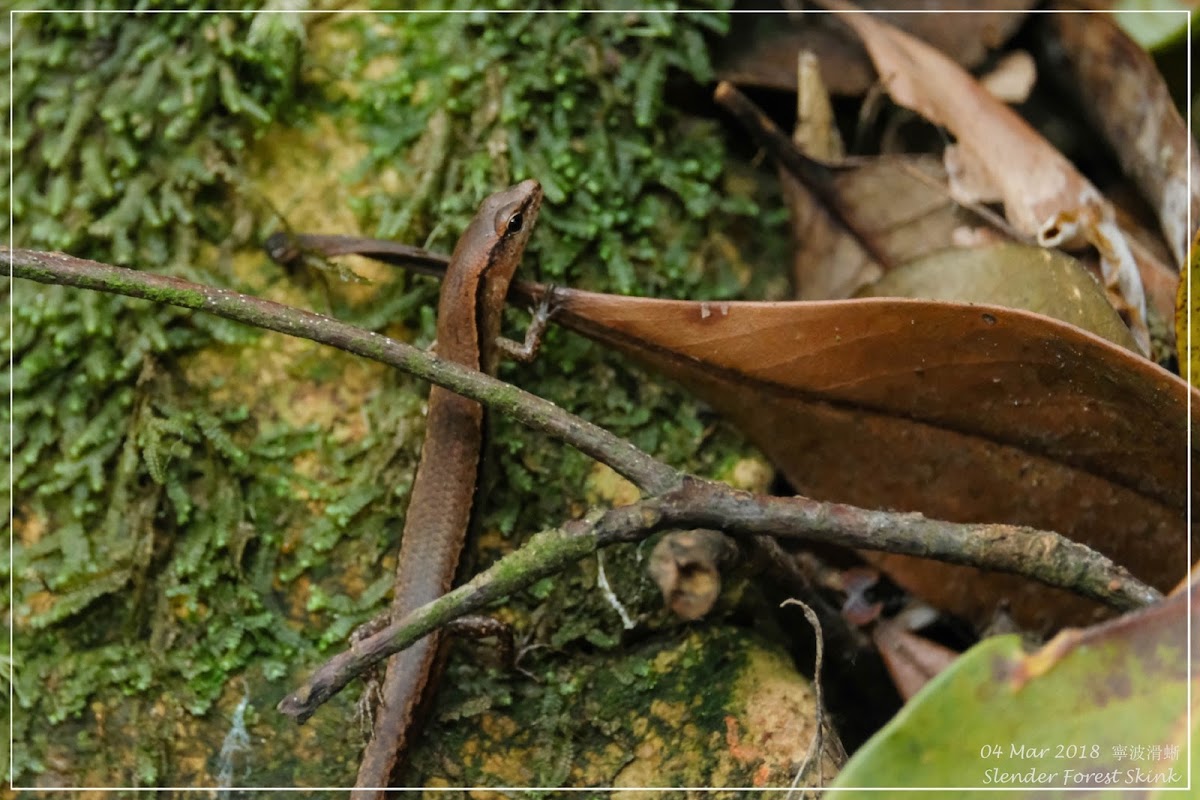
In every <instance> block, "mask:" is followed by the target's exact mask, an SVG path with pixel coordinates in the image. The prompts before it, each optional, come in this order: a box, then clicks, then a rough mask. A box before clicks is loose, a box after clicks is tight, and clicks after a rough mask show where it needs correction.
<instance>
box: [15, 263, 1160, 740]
mask: <svg viewBox="0 0 1200 800" xmlns="http://www.w3.org/2000/svg"><path fill="white" fill-rule="evenodd" d="M0 261H2V262H3V263H5V264H7V265H8V266H9V270H8V272H9V274H11V275H13V276H15V277H19V278H27V279H30V280H34V281H39V282H41V283H53V284H63V285H67V286H76V287H80V288H86V289H95V290H97V291H104V292H111V293H114V294H123V295H127V296H130V297H139V298H144V299H148V300H152V301H155V302H160V303H169V304H172V305H178V306H183V307H185V308H192V309H197V310H201V311H207V312H209V313H212V314H216V315H219V316H221V317H224V318H226V319H230V320H233V321H236V322H241V323H244V324H247V325H254V326H256V327H260V328H265V329H267V330H273V331H278V332H280V333H285V334H288V335H290V336H298V337H302V338H305V339H310V340H312V341H315V342H319V343H322V344H327V345H330V346H333V347H337V348H339V349H341V350H346V351H347V352H351V353H355V354H357V355H361V356H364V357H366V358H370V359H373V360H375V361H380V362H382V363H385V364H388V365H390V366H394V367H396V368H398V369H400V370H402V371H405V372H408V373H411V374H413V375H416V376H418V377H420V378H423V379H425V380H428V381H431V382H433V383H436V384H438V385H440V386H444V387H445V388H447V389H450V390H451V391H454V392H457V393H459V394H462V395H464V396H466V397H470V398H471V399H473V400H476V401H478V402H480V403H481V404H483V405H485V406H487V407H488V408H490V409H492V410H494V411H497V412H499V413H501V414H504V415H506V416H508V417H511V418H512V419H514V420H516V421H518V422H520V423H522V424H524V425H526V426H527V427H530V428H533V429H535V430H539V431H542V432H544V433H548V434H550V435H551V436H554V437H556V438H558V439H559V440H561V441H563V442H565V443H567V444H569V445H571V446H572V447H575V448H577V449H578V450H580V451H581V452H583V453H585V454H586V455H588V456H590V457H592V458H594V459H596V460H598V461H601V462H602V463H605V464H607V465H609V466H610V467H612V468H613V469H614V470H616V471H617V472H618V473H620V474H621V475H623V476H625V477H626V478H628V479H629V480H630V481H632V482H633V483H635V484H636V485H637V486H638V487H639V488H640V489H641V490H642V491H643V493H645V495H646V496H647V499H644V500H642V501H641V502H639V503H635V504H634V505H630V506H625V507H622V508H618V509H613V510H611V511H607V512H604V513H595V514H592V515H590V516H588V517H587V518H585V519H583V520H576V521H573V522H568V523H565V524H564V525H562V526H560V527H558V528H555V529H552V530H549V531H544V532H542V533H540V534H538V535H536V536H534V537H533V538H532V539H531V540H530V541H529V543H528V544H527V545H526V546H525V547H523V548H521V549H520V550H519V551H517V552H516V553H513V554H511V555H509V556H506V557H505V558H503V559H501V560H500V561H498V562H496V563H495V564H494V565H493V566H492V567H490V568H489V569H488V570H486V571H485V572H482V573H480V574H479V575H477V576H476V577H475V578H474V579H472V580H471V581H470V582H469V583H467V584H465V585H464V586H462V587H460V588H458V589H455V590H454V591H452V592H450V593H449V594H447V595H445V596H443V597H442V598H440V599H438V600H436V601H434V602H432V603H430V604H428V605H426V606H423V607H422V608H420V609H418V610H417V611H415V612H413V613H412V614H409V615H407V616H406V617H405V618H404V619H402V620H400V621H398V622H396V623H394V624H392V625H390V626H389V627H388V628H386V629H384V630H383V631H381V632H379V633H377V634H375V635H374V636H372V637H370V638H368V639H365V640H363V641H362V642H360V643H358V644H357V645H355V646H354V648H352V649H351V650H349V651H347V652H344V653H342V654H340V655H338V656H337V657H335V658H334V659H332V660H331V661H330V662H328V663H327V664H326V665H325V666H324V667H322V668H321V669H320V670H318V671H317V673H316V674H315V675H314V676H313V678H312V679H310V681H309V682H308V683H307V684H306V685H305V686H304V687H303V688H302V689H300V690H299V691H297V692H296V693H294V694H292V695H290V696H289V697H287V698H285V699H284V701H283V702H282V703H281V704H280V710H281V711H283V712H284V713H286V714H288V715H290V716H293V717H295V718H297V719H301V720H302V719H305V718H307V717H308V716H309V715H311V714H312V712H313V710H315V708H316V707H317V706H318V705H320V703H322V702H324V701H325V700H326V699H328V698H329V697H330V696H332V695H333V694H334V693H335V692H336V691H337V690H338V689H340V688H342V687H343V686H345V685H346V683H347V682H349V680H351V678H353V676H354V675H357V674H359V673H360V672H361V671H362V670H363V669H366V668H367V667H368V666H370V665H371V664H373V663H376V662H377V661H379V660H381V659H383V658H386V657H387V656H388V655H390V654H392V653H395V652H397V651H399V650H402V649H403V648H404V647H406V646H407V645H409V644H411V643H412V642H414V641H416V640H417V639H419V638H420V637H422V636H424V635H425V634H427V633H429V632H430V631H432V630H433V629H435V628H436V627H438V626H439V625H442V624H445V623H446V622H448V621H450V620H452V619H455V618H457V617H460V616H463V615H465V614H468V613H470V612H472V611H476V610H478V609H480V608H483V607H484V606H486V605H488V604H489V603H492V602H494V601H496V600H498V599H500V598H502V597H504V596H506V595H509V594H512V593H513V592H515V591H517V590H519V589H522V588H524V587H527V586H529V585H531V584H532V583H534V582H535V581H537V580H540V579H541V578H543V577H546V576H548V575H552V574H554V573H556V572H558V571H560V570H562V569H563V568H564V567H566V566H567V565H569V564H571V563H573V562H575V561H577V560H579V559H581V558H583V557H585V556H587V555H588V554H590V553H592V552H595V551H596V550H597V549H599V548H600V547H604V546H606V545H609V544H612V543H615V542H620V541H634V540H638V539H642V538H645V537H646V536H649V535H650V534H651V533H653V532H655V531H658V530H662V529H665V528H698V527H704V528H717V529H721V530H724V531H725V532H726V533H728V534H730V535H733V536H761V535H769V536H774V537H776V538H800V539H805V540H808V541H823V542H830V543H835V544H839V545H842V546H846V547H853V548H859V549H866V550H879V551H884V552H890V553H899V554H903V555H911V556H919V557H922V558H932V559H937V560H939V561H946V562H948V563H954V564H964V565H969V566H973V567H978V568H980V569H988V570H996V571H1000V572H1009V573H1014V574H1018V575H1022V576H1025V577H1028V578H1031V579H1033V580H1036V581H1040V582H1042V583H1045V584H1047V585H1049V586H1055V587H1059V588H1063V589H1069V590H1071V591H1074V592H1076V593H1078V594H1081V595H1084V596H1086V597H1090V598H1093V599H1095V600H1099V601H1101V602H1104V603H1107V604H1109V605H1111V606H1113V607H1115V608H1118V609H1130V608H1136V607H1139V606H1142V605H1146V604H1148V603H1152V602H1154V601H1155V600H1157V599H1158V598H1159V597H1160V596H1161V595H1160V594H1159V593H1158V592H1157V591H1156V590H1155V589H1153V588H1152V587H1150V586H1147V585H1145V584H1143V583H1141V582H1140V581H1138V580H1137V579H1135V578H1133V577H1132V576H1130V575H1129V573H1128V572H1127V571H1126V570H1124V569H1123V568H1121V567H1119V566H1117V565H1115V564H1113V562H1112V561H1111V560H1109V559H1107V558H1105V557H1104V556H1102V555H1100V554H1099V553H1097V552H1095V551H1094V550H1091V549H1090V548H1088V547H1086V546H1084V545H1082V544H1078V543H1076V542H1073V541H1071V540H1069V539H1067V538H1065V537H1063V536H1060V535H1059V534H1056V533H1052V532H1047V531H1039V530H1035V529H1032V528H1023V527H1018V526H1012V525H990V524H979V525H969V524H960V523H951V522H942V521H937V520H930V519H926V518H925V517H923V516H922V515H920V514H909V513H896V512H888V511H871V510H866V509H860V508H855V507H853V506H846V505H841V504H837V503H821V502H817V501H815V500H810V499H808V498H804V497H792V498H780V497H767V496H762V495H753V494H749V493H746V492H740V491H736V490H734V489H731V488H730V487H728V486H726V485H725V484H721V483H717V482H714V481H708V480H703V479H699V478H695V477H692V476H687V475H684V474H683V473H681V472H679V471H678V470H676V469H674V468H672V467H670V466H667V465H666V464H663V463H661V462H659V461H656V460H655V459H654V458H652V457H651V456H650V455H648V454H646V453H644V452H642V451H641V450H639V449H638V448H636V447H634V446H633V445H632V444H630V443H628V442H626V441H624V440H622V439H620V438H619V437H617V436H615V435H614V434H612V433H610V432H608V431H606V430H604V429H603V428H600V427H598V426H596V425H593V424H592V423H589V422H587V421H585V420H582V419H580V418H578V417H576V416H574V415H572V414H569V413H567V412H566V411H564V410H563V409H561V408H559V407H558V406H556V405H555V404H553V403H551V402H549V401H547V400H544V399H542V398H539V397H536V396H534V395H532V394H529V393H528V392H524V391H522V390H520V389H517V388H516V387H513V386H510V385H508V384H506V383H503V382H501V381H498V380H496V379H495V378H491V377H489V376H487V375H484V374H482V373H479V372H476V371H474V370H470V369H467V368H465V367H462V366H459V365H457V364H453V363H449V362H446V361H443V360H441V359H439V358H437V357H436V356H434V355H432V354H430V353H427V352H425V351H423V350H419V349H417V348H415V347H411V346H409V345H406V344H404V343H402V342H398V341H395V340H393V339H389V338H387V337H385V336H381V335H379V334H377V333H374V332H372V331H367V330H362V329H360V328H357V327H355V326H353V325H348V324H346V323H344V322H339V321H338V320H335V319H332V318H330V317H327V316H324V315H321V314H314V313H312V312H310V311H304V310H302V309H297V308H292V307H290V306H285V305H281V304H279V303H274V302H271V301H268V300H262V299H259V298H256V297H251V296H249V295H244V294H239V293H237V292H232V291H229V290H225V289H217V288H213V287H208V286H202V285H200V284H195V283H190V282H188V281H183V280H179V279H177V278H170V277H165V276H161V275H154V274H151V273H146V272H139V271H135V270H129V269H123V268H120V267H114V266H112V265H109V264H102V263H99V262H95V261H87V260H84V259H78V258H74V257H72V256H68V255H65V254H62V253H44V252H39V251H33V250H21V249H16V250H11V251H10V250H8V249H7V248H3V249H0Z"/></svg>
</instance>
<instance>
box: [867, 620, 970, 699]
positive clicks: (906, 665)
mask: <svg viewBox="0 0 1200 800" xmlns="http://www.w3.org/2000/svg"><path fill="white" fill-rule="evenodd" d="M871 639H872V641H874V642H875V646H876V647H877V648H878V649H879V655H880V656H881V657H882V658H883V664H884V666H886V667H887V671H888V674H889V675H891V676H892V683H894V684H895V685H896V690H897V691H898V692H899V693H900V696H901V697H903V698H904V699H905V700H906V701H907V700H911V699H912V698H913V697H914V696H916V694H917V692H919V691H921V689H923V688H924V687H925V684H927V683H929V681H931V680H933V678H935V677H937V675H938V673H940V672H941V671H942V670H944V669H946V668H947V667H949V666H950V665H951V664H953V663H954V660H955V659H956V658H958V655H959V654H958V653H956V652H954V651H953V650H951V649H950V648H949V647H946V646H944V645H940V644H938V643H937V642H934V641H931V640H929V639H926V638H925V637H924V636H918V635H917V634H915V633H912V632H911V631H908V630H905V629H904V627H903V626H901V625H897V624H896V623H895V622H893V621H890V620H889V621H887V622H881V623H880V624H879V625H877V626H876V627H875V630H873V631H872V632H871Z"/></svg>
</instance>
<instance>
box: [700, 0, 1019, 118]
mask: <svg viewBox="0 0 1200 800" xmlns="http://www.w3.org/2000/svg"><path fill="white" fill-rule="evenodd" d="M1034 5H1035V3H1033V2H1031V0H990V1H988V0H979V1H978V2H947V0H874V2H867V3H864V4H863V6H864V7H867V8H871V9H874V10H876V11H877V12H878V13H879V15H880V17H882V18H883V19H886V20H887V21H888V22H889V23H891V24H892V25H895V26H897V27H899V28H901V29H903V30H906V31H908V32H909V33H911V34H913V35H914V36H918V37H920V38H921V39H923V40H925V41H927V42H929V43H930V44H932V45H934V46H935V47H937V48H938V49H940V50H941V51H942V52H944V53H946V54H948V55H949V56H950V57H951V58H953V59H954V60H955V61H957V62H958V63H960V64H962V65H963V66H965V67H968V68H970V67H974V66H976V65H978V64H979V63H981V62H982V61H983V60H984V58H985V57H986V56H987V54H988V51H989V50H992V49H995V48H997V47H999V46H1000V45H1002V44H1004V42H1006V41H1007V40H1008V38H1009V37H1010V36H1012V34H1013V33H1014V32H1015V31H1016V30H1017V28H1018V27H1019V26H1020V24H1021V22H1022V21H1023V20H1024V18H1025V15H1024V14H1023V13H1021V12H1024V11H1025V10H1027V9H1029V8H1032V7H1033V6H1034ZM955 8H958V9H969V10H970V11H971V12H972V13H970V14H952V13H945V14H911V13H904V12H907V11H911V10H922V9H925V10H930V11H950V10H952V9H955ZM893 9H898V10H899V11H897V12H896V13H889V12H890V11H891V10H893ZM801 50H810V51H812V52H814V53H816V55H817V57H818V58H819V59H820V64H821V74H822V77H823V78H824V81H825V84H826V86H828V87H829V89H830V91H831V92H833V93H834V94H840V95H859V94H862V93H863V92H865V91H866V90H867V89H868V88H870V86H871V84H872V83H873V82H874V80H875V76H874V73H873V70H872V69H871V63H870V60H869V59H868V58H867V54H866V53H864V52H863V50H862V47H861V45H860V44H859V43H858V42H857V41H856V40H855V39H854V37H852V36H849V35H847V33H846V31H845V30H844V29H842V28H840V26H837V25H832V24H830V23H829V21H828V20H827V19H824V18H823V15H820V14H808V13H806V14H787V15H785V14H738V15H736V16H735V17H734V19H733V25H732V28H731V30H730V33H729V35H728V36H727V37H725V40H724V42H723V43H722V45H721V47H720V49H719V50H718V52H717V55H716V64H717V75H718V76H719V77H720V78H721V79H723V80H727V81H730V82H731V83H736V84H739V85H742V86H762V87H767V88H771V89H782V90H785V91H792V90H794V89H795V88H796V55H797V54H798V53H799V52H800V51H801Z"/></svg>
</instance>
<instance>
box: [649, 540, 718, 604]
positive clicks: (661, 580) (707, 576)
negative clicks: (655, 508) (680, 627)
mask: <svg viewBox="0 0 1200 800" xmlns="http://www.w3.org/2000/svg"><path fill="white" fill-rule="evenodd" d="M733 549H734V548H733V544H732V543H731V542H730V541H729V539H727V538H726V537H725V535H724V534H723V533H721V532H720V531H710V530H705V529H703V528H698V529H696V530H691V531H675V532H672V533H668V534H667V535H666V536H664V537H663V538H662V539H660V540H659V542H658V544H657V545H655V546H654V550H653V551H652V552H651V553H650V563H649V565H648V566H647V571H648V572H649V573H650V577H651V578H652V579H653V580H654V583H655V584H657V585H658V588H659V590H660V591H661V592H662V596H663V603H665V604H666V606H667V608H669V609H671V611H672V612H674V614H675V615H676V616H677V617H679V618H680V619H685V620H695V619H700V618H701V617H703V616H704V615H705V614H707V613H708V612H709V611H710V610H712V607H713V604H714V603H716V602H717V597H718V596H719V595H720V594H721V565H722V564H723V563H724V562H727V561H728V560H729V558H730V556H731V555H732V551H733Z"/></svg>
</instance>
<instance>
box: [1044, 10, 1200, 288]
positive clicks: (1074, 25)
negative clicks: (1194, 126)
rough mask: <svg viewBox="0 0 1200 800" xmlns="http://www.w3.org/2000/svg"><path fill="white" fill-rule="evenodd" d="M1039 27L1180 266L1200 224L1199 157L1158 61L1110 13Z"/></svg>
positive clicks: (1057, 19) (1061, 18)
mask: <svg viewBox="0 0 1200 800" xmlns="http://www.w3.org/2000/svg"><path fill="white" fill-rule="evenodd" d="M1038 29H1039V32H1040V33H1041V34H1042V43H1043V48H1044V49H1045V50H1046V51H1047V52H1048V53H1049V54H1050V55H1051V56H1052V57H1054V60H1055V62H1056V63H1057V64H1059V65H1061V67H1062V69H1061V70H1059V71H1060V72H1063V73H1066V74H1069V75H1071V76H1072V78H1073V79H1074V89H1075V91H1076V93H1077V94H1078V95H1079V97H1080V99H1081V101H1082V105H1083V109H1084V111H1085V112H1086V113H1087V114H1088V117H1089V118H1090V119H1091V120H1092V121H1093V122H1094V123H1095V125H1096V127H1097V128H1098V129H1099V131H1100V132H1101V133H1103V134H1104V136H1105V138H1107V139H1108V143H1109V145H1110V146H1111V147H1112V149H1113V152H1114V153H1116V156H1117V160H1118V161H1120V163H1121V167H1122V168H1123V169H1124V170H1125V172H1126V174H1128V175H1129V176H1130V177H1131V178H1132V179H1133V180H1134V181H1135V182H1136V183H1137V185H1138V188H1139V189H1140V191H1141V193H1142V196H1143V197H1145V199H1146V201H1147V202H1148V203H1150V205H1151V207H1152V208H1154V210H1155V212H1156V214H1157V215H1158V220H1159V224H1160V226H1161V228H1162V232H1163V235H1164V236H1165V237H1166V240H1167V242H1168V244H1169V245H1170V250H1171V255H1172V256H1173V257H1174V259H1175V264H1176V267H1182V265H1183V263H1184V259H1185V257H1186V254H1187V246H1188V241H1189V240H1190V239H1191V234H1192V233H1193V232H1194V231H1195V229H1196V226H1197V225H1200V152H1197V149H1196V142H1195V140H1194V139H1192V136H1191V134H1189V133H1188V129H1187V125H1186V123H1185V122H1184V120H1183V117H1181V116H1180V114H1179V111H1178V110H1177V109H1176V108H1175V103H1174V102H1173V101H1172V100H1171V95H1170V92H1169V91H1168V89H1167V85H1166V83H1165V82H1164V81H1163V78H1162V75H1161V74H1160V73H1159V71H1158V67H1156V66H1155V64H1154V60H1153V59H1152V58H1150V56H1149V55H1148V54H1147V53H1146V51H1145V50H1143V49H1142V48H1141V47H1139V46H1138V44H1137V43H1136V42H1135V41H1133V40H1132V39H1130V38H1129V35H1128V34H1126V33H1125V32H1124V31H1123V30H1121V28H1120V26H1118V25H1117V24H1116V23H1115V22H1113V20H1112V19H1111V17H1109V16H1108V15H1107V14H1046V15H1044V16H1043V17H1041V18H1040V19H1039V25H1038ZM1189 152H1190V153H1191V159H1190V169H1191V181H1192V194H1191V195H1190V197H1189V195H1188V169H1189V159H1188V154H1189ZM1189 206H1190V208H1191V216H1192V231H1188V229H1187V215H1188V208H1189Z"/></svg>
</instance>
